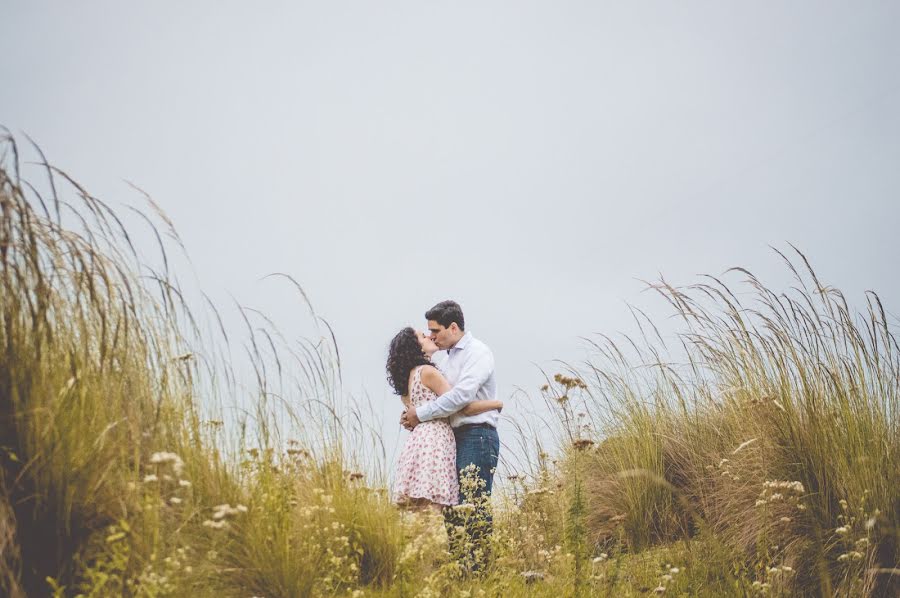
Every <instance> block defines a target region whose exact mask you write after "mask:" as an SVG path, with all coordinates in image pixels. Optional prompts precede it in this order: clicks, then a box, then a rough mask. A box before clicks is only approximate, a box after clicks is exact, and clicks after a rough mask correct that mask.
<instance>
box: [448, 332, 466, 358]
mask: <svg viewBox="0 0 900 598" xmlns="http://www.w3.org/2000/svg"><path fill="white" fill-rule="evenodd" d="M471 340H472V335H471V334H469V333H468V332H467V333H465V334H464V335H463V337H462V338H461V339H459V340H458V341H456V344H455V345H453V346H452V347H450V348H449V349H447V354H448V355H449V354H450V353H451V352H456V351H461V350H462V349H465V348H466V347H467V346H469V341H471Z"/></svg>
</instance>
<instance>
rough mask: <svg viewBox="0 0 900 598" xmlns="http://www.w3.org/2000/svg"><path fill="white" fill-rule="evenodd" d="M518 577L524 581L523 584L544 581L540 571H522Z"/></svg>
mask: <svg viewBox="0 0 900 598" xmlns="http://www.w3.org/2000/svg"><path fill="white" fill-rule="evenodd" d="M519 575H521V576H522V577H523V578H524V579H525V583H534V582H536V581H543V580H544V574H543V573H541V572H540V571H523V572H522V573H520V574H519Z"/></svg>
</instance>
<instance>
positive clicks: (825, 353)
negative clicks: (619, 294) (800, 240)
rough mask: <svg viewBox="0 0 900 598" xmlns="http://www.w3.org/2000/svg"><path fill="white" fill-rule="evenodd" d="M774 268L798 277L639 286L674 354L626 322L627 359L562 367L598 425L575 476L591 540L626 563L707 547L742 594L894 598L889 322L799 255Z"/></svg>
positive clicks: (896, 380)
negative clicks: (742, 578) (742, 574)
mask: <svg viewBox="0 0 900 598" xmlns="http://www.w3.org/2000/svg"><path fill="white" fill-rule="evenodd" d="M782 257H783V258H784V262H785V264H786V265H787V267H788V268H789V269H790V271H791V272H792V273H793V275H794V277H795V281H796V286H795V288H794V289H792V291H791V292H788V293H782V294H777V293H775V292H773V291H771V290H769V289H768V288H766V287H765V286H764V285H763V283H762V282H761V281H760V280H759V279H757V278H756V277H755V276H754V275H753V274H751V273H750V272H748V271H746V270H744V269H740V268H738V269H735V270H734V271H732V272H731V274H732V275H734V274H736V275H739V276H741V277H742V278H743V282H742V284H743V286H744V287H745V288H742V289H740V290H739V291H738V290H733V289H732V288H730V287H729V286H726V284H725V283H724V282H723V281H721V280H719V279H717V278H709V279H708V282H703V283H700V284H696V285H693V286H691V287H688V288H685V289H680V288H675V287H673V286H671V285H669V284H666V283H659V284H657V285H654V286H653V287H652V288H653V289H655V290H656V291H658V293H659V294H660V295H661V296H662V297H663V298H665V300H666V301H668V303H669V304H670V306H671V307H672V308H673V310H674V313H675V314H676V315H677V316H678V317H679V318H680V321H681V323H682V330H681V331H680V332H678V333H677V334H675V335H673V337H672V338H670V339H669V345H673V339H674V346H675V347H677V348H678V350H677V351H670V350H669V349H668V348H667V347H666V344H665V342H664V340H663V339H664V337H663V336H662V335H660V334H659V332H658V331H657V330H656V328H655V327H654V325H653V323H652V322H650V321H649V320H647V319H645V318H643V317H642V316H643V314H642V313H640V312H636V313H637V315H638V316H639V322H640V324H641V330H642V332H646V334H645V335H644V336H643V337H642V338H641V340H640V341H639V342H628V343H626V345H627V346H628V352H626V350H625V349H620V346H621V345H622V343H619V344H618V345H617V344H616V343H614V342H613V341H612V340H610V339H606V338H604V339H602V341H601V342H596V343H594V347H595V349H596V351H597V359H595V360H593V361H592V362H591V363H589V364H586V366H585V367H581V368H575V370H576V372H577V375H579V376H581V377H582V378H583V379H584V380H585V381H587V382H588V388H587V389H586V390H585V393H586V394H587V397H586V399H585V404H586V406H587V408H588V410H589V411H591V413H592V416H593V419H594V420H595V421H597V422H598V423H599V424H600V427H601V430H600V438H602V442H600V443H599V444H598V446H597V447H596V450H594V451H592V452H591V454H590V456H589V457H588V458H587V460H586V462H585V464H584V465H583V466H582V467H583V469H584V470H585V475H587V476H589V478H590V481H589V482H588V484H589V487H590V491H589V492H590V496H591V507H590V509H589V515H588V517H589V520H590V528H591V530H592V533H593V536H594V538H595V541H596V542H597V543H598V544H599V545H603V544H604V543H607V544H608V543H612V542H618V543H620V545H622V546H623V547H624V548H626V549H627V550H631V551H636V550H640V549H643V548H646V547H647V546H649V545H652V544H654V543H660V542H666V541H676V540H680V539H684V538H696V537H704V536H706V537H710V536H713V535H714V536H715V537H716V538H717V540H718V541H721V542H722V543H723V545H724V546H725V547H727V549H728V550H729V551H730V552H731V557H730V558H731V559H732V560H733V562H734V563H735V565H736V566H740V567H747V568H748V574H749V575H752V576H753V577H754V578H755V581H756V582H758V585H757V588H759V587H763V589H767V588H773V587H775V588H780V589H781V590H782V591H789V592H791V593H792V594H796V593H807V594H810V595H894V594H895V593H896V592H897V591H900V590H898V588H900V585H898V577H897V574H898V571H897V562H898V538H900V536H898V528H897V522H898V517H900V500H898V498H900V494H898V488H900V435H898V432H900V430H898V425H900V422H898V406H900V392H898V391H900V351H898V345H897V341H896V338H895V336H894V334H893V332H892V323H891V322H890V320H889V317H888V316H887V314H886V312H885V310H884V308H883V306H882V304H881V301H880V300H879V298H878V296H877V295H876V294H874V293H872V292H869V293H867V303H866V311H865V312H864V313H862V314H857V313H854V312H852V311H851V309H850V307H849V305H848V302H847V301H846V299H845V297H844V296H843V294H842V293H841V292H840V291H839V290H837V289H835V288H832V287H829V286H827V285H825V284H823V283H822V282H821V281H820V280H819V279H818V278H817V276H816V274H815V272H814V271H813V269H812V268H811V267H810V265H809V263H808V261H807V260H806V258H805V257H804V256H803V255H802V254H800V253H799V252H797V254H796V258H795V260H791V259H788V258H787V256H785V255H783V254H782ZM797 263H799V264H800V265H801V266H800V267H798V266H797ZM732 286H734V285H733V284H732ZM676 360H677V361H676ZM785 566H786V567H788V569H787V570H786V571H787V573H783V571H784V570H783V569H780V568H781V567H785ZM763 584H768V585H766V586H763Z"/></svg>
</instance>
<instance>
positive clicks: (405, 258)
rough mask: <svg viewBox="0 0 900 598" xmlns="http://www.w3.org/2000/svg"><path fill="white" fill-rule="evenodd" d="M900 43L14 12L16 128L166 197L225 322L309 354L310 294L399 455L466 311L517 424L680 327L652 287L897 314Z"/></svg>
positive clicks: (623, 20) (696, 24)
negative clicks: (402, 425) (421, 351)
mask: <svg viewBox="0 0 900 598" xmlns="http://www.w3.org/2000/svg"><path fill="white" fill-rule="evenodd" d="M898 31H900V3H898V2H895V1H886V2H853V3H847V2H825V1H822V0H815V1H811V2H799V1H797V2H781V1H777V2H756V1H755V2H741V3H738V2H721V1H710V2H685V1H682V2H632V1H628V2H624V1H623V2H617V3H611V2H597V1H584V2H561V1H556V2H526V1H522V0H516V1H510V2H490V1H484V0H479V1H478V2H441V3H438V2H423V1H415V2H403V3H398V2H341V1H337V0H328V1H321V2H299V1H291V2H222V1H218V0H217V1H215V2H212V1H210V2H199V1H197V2H168V3H166V2H144V3H134V2H118V1H108V2H90V1H79V2H40V1H28V2H24V1H22V2H16V1H11V0H6V1H4V2H3V6H2V8H0V124H4V125H6V126H7V127H9V128H10V129H12V130H13V131H15V132H24V133H27V134H28V135H30V136H31V137H32V138H34V139H35V140H36V141H37V142H38V143H39V144H40V145H41V147H42V148H43V150H44V152H45V153H46V154H47V155H48V158H49V159H50V161H51V162H53V163H54V164H56V165H58V166H60V167H62V168H63V169H65V170H67V171H68V172H70V173H71V174H72V175H74V176H75V178H77V179H78V180H79V181H81V182H82V183H83V184H84V185H85V186H87V187H88V188H89V189H90V190H92V191H93V192H94V193H95V194H97V195H99V196H100V197H103V198H104V199H107V200H109V201H112V202H124V203H137V202H138V200H139V198H138V197H137V195H136V194H135V193H134V192H133V191H132V190H131V189H130V188H129V187H128V186H127V185H126V184H125V183H124V182H123V181H124V180H129V181H132V182H134V183H135V184H137V185H138V186H140V187H142V188H143V189H145V190H146V191H147V192H149V193H150V194H151V195H152V196H153V197H154V198H155V200H156V201H157V202H158V203H159V204H160V205H161V207H162V208H163V209H164V210H166V212H167V213H168V214H169V216H170V217H171V218H172V219H173V220H174V222H175V224H176V226H177V228H178V230H179V232H180V234H181V236H182V238H183V239H184V241H185V244H186V246H187V249H188V251H189V253H190V256H191V258H192V260H193V263H194V266H195V268H196V272H197V276H198V278H199V282H200V284H201V285H202V287H203V288H204V289H206V290H207V291H209V292H210V294H211V295H212V296H213V297H215V298H216V299H217V300H218V301H222V302H227V301H228V293H231V294H233V295H234V296H235V297H236V298H238V299H239V300H240V301H242V302H244V303H247V304H248V305H252V306H256V307H262V308H264V309H266V310H267V311H268V312H269V313H270V314H271V315H272V316H273V317H274V319H275V320H276V321H278V322H281V323H284V325H285V327H286V329H288V330H290V329H291V327H292V326H298V327H299V326H300V324H298V322H299V321H300V320H302V319H303V318H305V317H306V315H305V313H306V312H305V310H304V309H303V308H302V307H301V306H300V305H298V303H297V300H296V295H295V294H294V293H292V292H291V291H290V289H289V288H287V287H286V286H283V285H273V284H272V283H269V282H266V283H261V282H259V279H260V278H261V277H262V276H264V275H265V274H268V273H270V272H275V271H280V272H286V273H290V274H291V275H293V276H294V277H295V278H296V279H297V280H298V281H299V282H300V283H301V284H302V285H303V286H304V288H305V289H306V291H307V293H308V294H309V296H310V298H311V300H312V301H313V303H314V305H315V307H316V309H317V311H318V312H319V313H320V314H321V315H322V316H324V317H325V318H326V319H328V321H329V322H330V323H331V324H332V326H333V327H334V330H335V332H336V334H337V337H338V342H339V345H340V348H341V351H342V353H343V357H344V376H345V382H346V385H347V389H348V390H349V391H353V392H360V391H362V390H365V391H366V392H368V393H369V395H370V396H371V397H372V398H373V400H375V401H376V402H377V403H379V404H383V405H384V413H385V418H386V421H387V424H386V428H385V429H386V430H387V435H388V436H391V437H394V438H396V437H397V435H398V432H397V429H396V425H393V422H395V420H396V415H397V411H398V409H397V400H396V398H394V397H392V395H391V394H390V392H389V389H388V387H387V384H386V382H385V381H384V374H383V371H384V357H385V353H386V346H387V343H388V341H389V339H390V338H391V336H392V335H393V334H394V333H395V332H396V331H397V330H398V329H399V328H400V327H402V326H403V325H405V324H414V325H422V324H423V323H424V322H423V318H422V315H423V312H424V311H425V309H427V308H428V307H430V306H431V305H432V304H434V303H435V302H436V301H439V300H442V299H446V298H455V299H457V300H458V301H460V303H461V304H462V306H463V308H464V310H465V312H466V315H467V321H468V328H469V329H470V330H471V331H472V332H473V334H475V335H476V336H478V337H480V338H482V339H483V340H485V341H486V342H487V343H488V344H489V345H490V346H491V347H492V348H493V350H494V352H495V355H496V361H497V375H498V380H499V383H500V388H501V393H502V395H503V396H504V397H506V396H509V394H510V393H511V392H512V390H513V388H514V387H515V386H521V387H524V388H526V389H527V390H529V391H533V390H534V389H536V387H537V386H538V385H539V384H540V374H539V372H538V371H537V368H536V366H535V365H534V364H540V365H545V366H548V363H549V362H550V360H552V359H554V358H560V359H566V360H574V359H578V358H580V357H581V355H582V348H583V344H582V343H581V342H580V341H579V340H578V337H579V336H584V335H590V334H591V333H592V332H597V331H603V332H615V331H620V330H621V331H628V330H632V329H633V326H632V325H631V322H630V316H629V315H628V311H627V309H626V306H625V303H626V302H632V303H636V304H638V305H639V306H641V307H643V308H645V309H647V310H648V311H649V312H651V313H653V314H658V315H660V316H662V315H664V314H666V313H667V312H666V310H665V308H664V306H663V305H661V304H660V302H659V301H656V300H655V299H653V298H652V297H651V296H650V295H649V294H642V293H641V289H642V288H643V285H642V284H641V283H640V282H639V279H654V278H656V277H657V276H658V275H659V274H660V273H662V274H663V275H665V276H666V278H667V279H671V280H672V281H673V282H676V283H690V282H692V281H694V280H695V278H694V276H695V275H696V274H698V273H714V274H718V273H721V272H722V271H724V270H725V269H726V268H728V267H730V266H733V265H742V266H745V267H747V268H749V269H751V270H753V271H755V272H757V273H758V274H759V275H761V276H762V277H763V278H765V279H769V280H772V281H773V282H774V283H775V285H776V286H778V285H780V284H784V282H785V276H784V268H783V267H782V266H781V264H780V262H779V260H778V259H777V258H776V256H775V255H774V254H773V253H772V252H771V251H770V250H769V248H768V246H769V245H775V246H778V247H780V248H785V247H786V242H792V243H794V244H796V245H797V246H799V247H800V248H802V249H803V250H804V251H805V252H806V253H807V254H808V255H809V257H810V258H811V259H812V261H813V263H814V264H815V265H816V266H817V269H818V270H819V273H820V275H821V276H822V277H823V278H824V279H825V280H827V281H829V282H831V283H833V284H835V285H837V286H839V287H841V288H843V289H844V290H845V291H846V292H847V293H848V295H849V296H850V298H851V299H852V300H856V301H857V302H859V301H861V297H862V292H863V291H864V290H866V289H876V290H878V291H879V292H880V293H881V294H882V296H883V297H884V299H885V301H886V303H887V306H888V308H889V309H891V310H892V311H893V312H894V313H897V312H898V311H900V305H898V304H900V282H898V276H897V267H898V266H897V264H898V259H897V258H898V248H900V240H898V224H900V201H898V199H900V193H898V192H900V167H898V166H900V35H898ZM149 250H150V249H149V248H148V251H149ZM548 367H550V369H552V365H549V366H548ZM511 410H512V412H514V410H515V406H512V407H511ZM389 441H390V439H389Z"/></svg>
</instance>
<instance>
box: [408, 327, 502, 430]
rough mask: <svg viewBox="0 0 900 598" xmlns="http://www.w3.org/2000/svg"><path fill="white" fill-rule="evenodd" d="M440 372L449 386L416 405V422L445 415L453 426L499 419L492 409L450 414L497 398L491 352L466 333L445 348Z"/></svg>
mask: <svg viewBox="0 0 900 598" xmlns="http://www.w3.org/2000/svg"><path fill="white" fill-rule="evenodd" d="M441 372H442V373H443V374H444V376H445V377H446V378H447V381H448V382H449V383H450V385H451V386H452V387H453V388H451V389H450V390H449V391H448V392H445V393H444V394H442V395H441V396H439V397H438V398H437V399H435V400H434V401H429V402H428V403H425V404H424V405H421V406H419V407H418V408H416V416H417V417H418V418H419V421H423V422H425V421H429V420H432V419H437V418H440V417H447V418H448V419H449V422H450V425H451V426H453V427H454V428H456V427H458V426H462V425H465V424H485V423H486V424H490V425H492V426H494V427H495V428H496V427H497V424H498V423H499V421H500V412H498V411H497V410H496V409H494V410H492V411H486V412H485V413H480V414H478V415H471V416H462V415H454V414H455V413H456V412H457V411H459V410H460V409H462V408H463V407H465V406H466V405H468V404H469V403H471V402H472V401H480V400H493V399H496V398H497V381H496V379H495V378H494V354H493V353H491V350H490V349H488V346H487V345H485V344H484V343H483V342H481V341H480V340H478V339H477V338H475V337H474V336H472V335H471V334H470V333H468V332H467V333H465V334H464V335H463V337H462V338H461V339H459V342H457V343H456V345H454V346H453V347H451V348H450V349H449V350H448V351H447V358H446V359H445V360H444V362H443V363H442V364H441Z"/></svg>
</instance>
